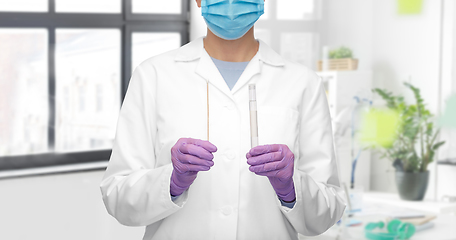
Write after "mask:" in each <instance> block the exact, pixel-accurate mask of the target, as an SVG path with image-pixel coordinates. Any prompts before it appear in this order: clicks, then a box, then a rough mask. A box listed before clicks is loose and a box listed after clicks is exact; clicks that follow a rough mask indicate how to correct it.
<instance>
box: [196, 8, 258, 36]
mask: <svg viewBox="0 0 456 240" xmlns="http://www.w3.org/2000/svg"><path fill="white" fill-rule="evenodd" d="M201 12H202V15H203V17H204V20H205V21H206V24H207V27H208V28H209V29H210V30H211V32H213V33H214V34H215V35H217V36H218V37H220V38H223V39H225V40H235V39H239V38H241V37H242V36H244V35H245V34H246V33H247V32H248V31H249V30H250V28H252V27H253V25H254V24H255V22H256V21H257V20H258V19H259V18H260V16H261V15H263V13H264V0H201Z"/></svg>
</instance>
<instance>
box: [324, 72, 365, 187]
mask: <svg viewBox="0 0 456 240" xmlns="http://www.w3.org/2000/svg"><path fill="white" fill-rule="evenodd" d="M317 74H318V75H319V76H320V77H321V79H322V81H323V82H324V85H325V88H326V92H327V97H328V104H329V109H330V112H331V118H332V121H333V133H334V141H335V146H336V155H337V158H338V163H339V175H340V179H341V182H343V183H346V184H347V186H350V179H351V171H352V170H351V169H352V160H353V157H352V156H356V155H357V154H358V150H359V149H360V146H359V144H356V143H355V144H354V145H353V146H354V151H353V153H352V137H351V134H352V113H353V111H354V107H355V106H356V103H357V100H356V97H357V98H358V99H361V100H362V99H366V100H370V99H371V96H372V72H365V71H343V72H342V71H341V72H332V71H331V72H317ZM370 158H371V154H370V151H362V152H361V154H360V156H359V158H358V162H357V166H356V171H355V187H356V188H358V187H362V188H363V189H364V190H365V191H367V190H369V188H370V186H369V185H370Z"/></svg>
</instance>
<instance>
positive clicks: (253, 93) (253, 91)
mask: <svg viewBox="0 0 456 240" xmlns="http://www.w3.org/2000/svg"><path fill="white" fill-rule="evenodd" d="M249 100H250V101H256V86H255V84H249Z"/></svg>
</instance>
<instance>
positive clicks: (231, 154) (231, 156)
mask: <svg viewBox="0 0 456 240" xmlns="http://www.w3.org/2000/svg"><path fill="white" fill-rule="evenodd" d="M226 157H227V158H228V159H230V160H233V159H234V153H233V152H227V153H226Z"/></svg>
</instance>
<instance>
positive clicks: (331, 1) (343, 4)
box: [321, 0, 374, 71]
mask: <svg viewBox="0 0 456 240" xmlns="http://www.w3.org/2000/svg"><path fill="white" fill-rule="evenodd" d="M373 2H374V1H373V0H343V1H341V0H324V2H323V4H324V5H323V22H324V24H323V25H322V26H323V28H324V29H323V30H322V33H323V34H322V35H323V36H322V40H321V41H322V43H321V45H322V46H329V47H330V49H332V48H338V47H340V46H346V47H348V48H350V49H352V50H353V54H354V57H355V58H357V59H359V66H358V69H359V70H365V71H371V70H372V51H373V39H372V38H373V20H374V17H373V14H372V13H373Z"/></svg>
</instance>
